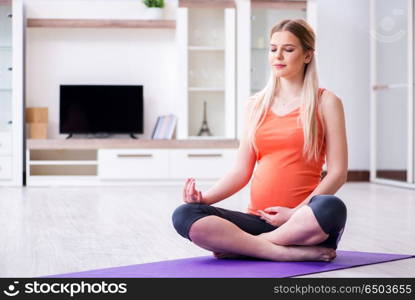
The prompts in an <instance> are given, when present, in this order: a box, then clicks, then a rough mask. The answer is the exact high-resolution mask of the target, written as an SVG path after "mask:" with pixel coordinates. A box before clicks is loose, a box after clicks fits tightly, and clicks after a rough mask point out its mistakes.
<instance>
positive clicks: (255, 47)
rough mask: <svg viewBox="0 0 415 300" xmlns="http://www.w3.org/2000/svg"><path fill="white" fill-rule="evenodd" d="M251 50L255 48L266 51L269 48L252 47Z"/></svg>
mask: <svg viewBox="0 0 415 300" xmlns="http://www.w3.org/2000/svg"><path fill="white" fill-rule="evenodd" d="M251 50H255V51H266V50H268V48H258V47H252V48H251Z"/></svg>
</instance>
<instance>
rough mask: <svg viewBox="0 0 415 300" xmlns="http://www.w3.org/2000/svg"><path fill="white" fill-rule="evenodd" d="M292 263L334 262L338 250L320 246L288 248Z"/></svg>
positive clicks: (289, 258)
mask: <svg viewBox="0 0 415 300" xmlns="http://www.w3.org/2000/svg"><path fill="white" fill-rule="evenodd" d="M288 248H289V254H288V260H290V261H327V262H329V261H332V260H333V259H334V258H335V257H336V250H334V249H331V248H325V247H320V246H288Z"/></svg>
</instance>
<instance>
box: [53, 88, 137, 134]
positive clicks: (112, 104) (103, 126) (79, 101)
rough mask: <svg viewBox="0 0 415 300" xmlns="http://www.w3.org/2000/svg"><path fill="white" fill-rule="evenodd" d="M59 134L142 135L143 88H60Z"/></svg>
mask: <svg viewBox="0 0 415 300" xmlns="http://www.w3.org/2000/svg"><path fill="white" fill-rule="evenodd" d="M59 131H60V133H69V134H72V133H84V134H86V133H143V86H142V85H61V86H60V122H59Z"/></svg>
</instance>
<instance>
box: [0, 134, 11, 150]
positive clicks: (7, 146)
mask: <svg viewBox="0 0 415 300" xmlns="http://www.w3.org/2000/svg"><path fill="white" fill-rule="evenodd" d="M0 155H7V156H11V155H12V134H11V132H0Z"/></svg>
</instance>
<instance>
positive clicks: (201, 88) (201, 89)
mask: <svg viewBox="0 0 415 300" xmlns="http://www.w3.org/2000/svg"><path fill="white" fill-rule="evenodd" d="M188 91H189V92H225V89H224V88H205V87H189V88H188Z"/></svg>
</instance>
